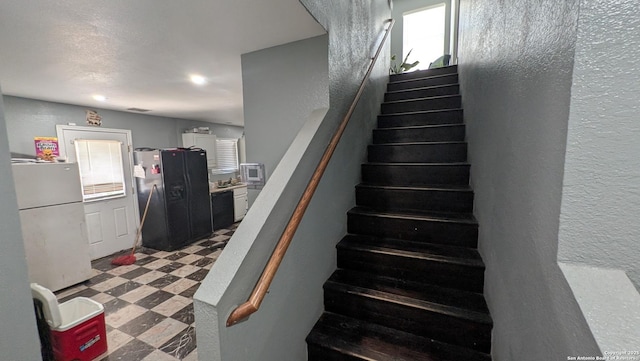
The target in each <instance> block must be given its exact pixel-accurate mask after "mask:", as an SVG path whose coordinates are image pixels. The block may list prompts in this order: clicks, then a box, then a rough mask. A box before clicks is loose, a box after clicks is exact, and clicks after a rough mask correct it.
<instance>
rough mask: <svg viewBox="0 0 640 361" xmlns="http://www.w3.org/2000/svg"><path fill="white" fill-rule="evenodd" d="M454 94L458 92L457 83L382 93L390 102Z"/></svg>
mask: <svg viewBox="0 0 640 361" xmlns="http://www.w3.org/2000/svg"><path fill="white" fill-rule="evenodd" d="M456 94H460V86H459V85H458V84H455V85H444V86H438V87H430V88H422V89H415V90H404V91H399V92H391V93H386V94H385V95H384V101H385V102H391V101H396V100H407V99H418V98H428V97H437V96H443V95H456Z"/></svg>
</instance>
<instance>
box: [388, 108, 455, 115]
mask: <svg viewBox="0 0 640 361" xmlns="http://www.w3.org/2000/svg"><path fill="white" fill-rule="evenodd" d="M458 111H460V112H461V111H462V108H444V109H430V110H416V111H412V112H405V113H388V114H378V117H390V116H398V115H413V114H429V113H438V112H458Z"/></svg>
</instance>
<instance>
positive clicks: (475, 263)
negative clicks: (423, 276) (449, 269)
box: [336, 243, 485, 270]
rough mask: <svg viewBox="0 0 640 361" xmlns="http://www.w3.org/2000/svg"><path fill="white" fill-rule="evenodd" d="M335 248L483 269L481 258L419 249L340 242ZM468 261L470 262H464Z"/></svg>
mask: <svg viewBox="0 0 640 361" xmlns="http://www.w3.org/2000/svg"><path fill="white" fill-rule="evenodd" d="M336 247H337V248H342V249H349V250H354V251H360V252H368V253H375V254H382V255H387V256H398V257H403V258H412V259H420V260H425V261H434V262H442V263H448V264H455V265H457V266H465V267H470V268H480V269H482V270H484V269H485V266H484V263H482V260H481V259H471V258H462V257H450V256H440V255H434V254H430V253H427V252H419V251H408V250H405V249H396V248H389V247H382V246H372V245H366V246H365V245H353V244H347V245H345V244H342V245H341V244H340V243H338V244H337V245H336ZM466 261H470V262H466Z"/></svg>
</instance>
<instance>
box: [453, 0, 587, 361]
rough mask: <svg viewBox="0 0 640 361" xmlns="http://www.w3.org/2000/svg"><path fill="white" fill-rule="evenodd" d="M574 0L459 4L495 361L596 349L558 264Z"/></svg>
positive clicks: (464, 84)
mask: <svg viewBox="0 0 640 361" xmlns="http://www.w3.org/2000/svg"><path fill="white" fill-rule="evenodd" d="M578 9H579V3H578V0H568V1H556V0H509V1H488V0H485V1H474V0H462V1H461V9H460V44H459V69H460V78H461V87H462V95H463V105H464V112H465V122H466V123H467V137H468V141H469V159H470V162H471V182H472V187H473V188H474V190H475V194H476V198H475V210H474V213H475V215H476V217H477V218H478V220H479V222H480V235H479V236H480V238H479V241H480V251H481V253H482V256H483V259H484V261H485V263H486V266H487V271H486V276H485V294H486V298H487V301H488V304H489V308H490V310H491V314H492V317H493V320H494V332H493V350H492V353H493V355H494V360H497V361H509V360H525V361H537V360H566V359H567V357H568V356H580V355H587V356H593V355H596V354H597V353H598V348H597V346H596V345H595V341H594V340H593V336H592V335H591V333H590V331H589V328H588V326H587V324H586V321H585V320H584V317H583V316H582V313H581V311H580V309H579V307H578V304H577V302H576V300H575V298H574V296H573V294H572V292H571V289H570V288H569V285H568V283H567V281H566V280H565V278H564V276H563V274H562V272H561V270H560V268H559V266H558V264H557V251H558V226H559V216H560V206H561V203H560V202H561V196H562V180H563V170H564V154H565V145H566V135H567V122H568V119H569V108H570V100H571V83H572V70H573V58H574V53H575V43H576V32H577V22H578Z"/></svg>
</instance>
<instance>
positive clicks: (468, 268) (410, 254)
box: [337, 234, 484, 293]
mask: <svg viewBox="0 0 640 361" xmlns="http://www.w3.org/2000/svg"><path fill="white" fill-rule="evenodd" d="M337 249H338V267H339V268H344V269H349V270H354V271H361V272H364V271H366V272H369V273H370V274H371V275H376V276H383V277H393V278H398V279H404V280H410V281H413V282H422V283H429V284H433V285H437V286H442V287H448V288H455V289H459V290H465V291H469V292H477V293H482V290H483V287H484V264H483V263H482V259H481V258H480V255H479V254H478V252H477V251H476V250H474V249H471V248H463V247H451V246H446V245H441V244H429V243H423V242H412V241H405V240H399V239H391V238H378V237H370V236H363V235H353V234H351V235H347V236H345V237H344V238H343V239H342V240H341V241H340V242H339V243H338V245H337Z"/></svg>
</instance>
